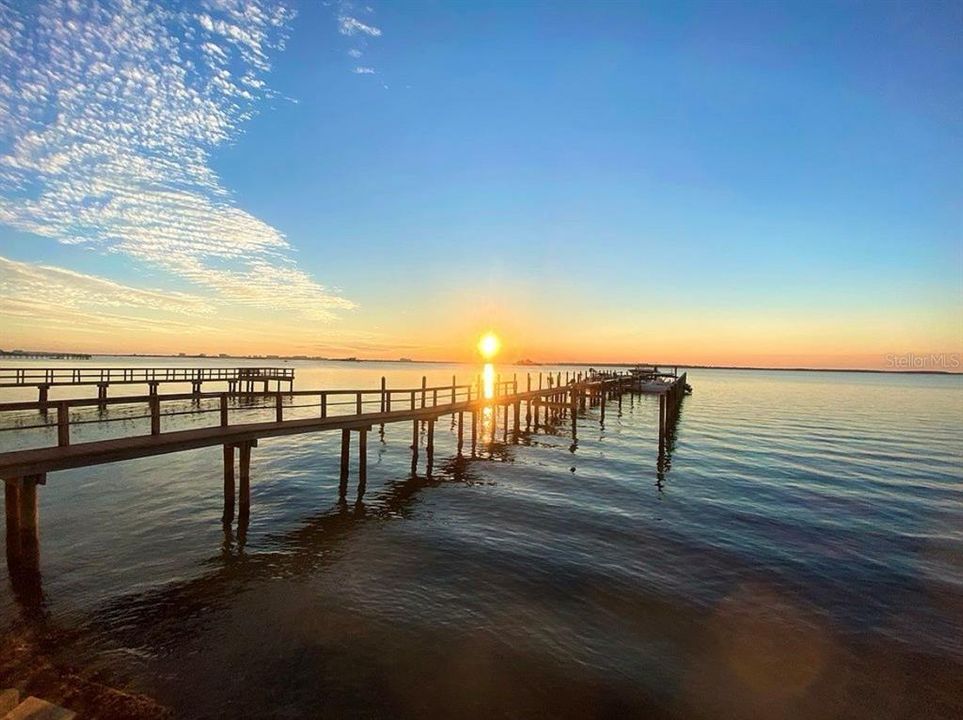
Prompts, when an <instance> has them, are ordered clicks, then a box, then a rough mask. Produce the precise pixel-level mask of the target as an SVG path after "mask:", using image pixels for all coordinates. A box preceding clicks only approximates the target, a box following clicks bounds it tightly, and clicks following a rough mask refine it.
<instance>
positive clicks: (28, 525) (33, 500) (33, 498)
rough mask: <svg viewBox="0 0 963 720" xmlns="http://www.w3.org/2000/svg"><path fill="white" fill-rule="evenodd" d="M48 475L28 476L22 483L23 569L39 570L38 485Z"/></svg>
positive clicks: (21, 535)
mask: <svg viewBox="0 0 963 720" xmlns="http://www.w3.org/2000/svg"><path fill="white" fill-rule="evenodd" d="M45 482H46V475H27V476H26V477H24V478H23V479H22V480H21V481H20V563H21V565H22V567H23V568H25V569H31V570H37V569H38V567H39V560H40V511H39V507H38V505H37V485H43V484H44V483H45Z"/></svg>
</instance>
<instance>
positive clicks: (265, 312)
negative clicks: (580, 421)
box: [0, 0, 963, 368]
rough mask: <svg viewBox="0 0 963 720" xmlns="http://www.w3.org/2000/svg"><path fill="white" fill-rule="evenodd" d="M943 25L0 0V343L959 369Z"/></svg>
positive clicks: (788, 9)
mask: <svg viewBox="0 0 963 720" xmlns="http://www.w3.org/2000/svg"><path fill="white" fill-rule="evenodd" d="M961 22H963V5H960V4H959V3H935V2H932V3H930V2H912V3H890V2H869V3H863V2H840V3H829V2H817V3H812V2H782V3H774V2H760V3H750V2H725V3H722V2H710V3H687V2H671V3H670V2H638V3H631V2H618V3H616V2H599V3H586V2H571V3H570V2H551V3H542V2H494V3H493V2H477V3H469V2H443V1H435V2H405V3H384V2H377V1H375V0H373V1H372V2H371V3H370V4H367V3H364V2H359V3H353V2H329V3H322V2H290V3H286V2H275V1H270V2H269V1H267V0H264V1H262V0H197V1H193V0H192V1H190V2H180V3H159V2H146V1H144V0H90V1H85V2H74V1H65V0H37V1H36V2H30V3H23V2H19V1H17V0H11V1H9V2H7V0H0V287H2V294H0V348H3V349H8V350H9V349H11V348H24V349H50V350H71V351H78V352H123V353H129V352H137V353H152V352H156V353H177V352H187V353H200V352H205V353H208V354H217V353H222V352H223V353H231V354H290V355H321V356H330V357H339V356H359V357H369V358H398V357H402V356H404V357H412V358H415V359H425V360H441V359H445V360H470V359H472V358H473V357H474V356H475V352H476V350H475V344H476V340H477V338H478V336H479V335H481V334H482V333H483V332H485V331H487V330H494V331H495V332H496V333H498V334H499V335H500V336H501V338H502V342H503V357H504V358H505V359H509V360H515V359H521V358H530V359H533V360H536V361H543V362H550V361H580V362H592V361H597V362H602V361H609V362H636V361H654V362H663V363H678V364H684V363H694V364H736V365H766V366H812V367H870V368H876V367H886V365H887V363H889V362H890V359H891V358H892V357H893V356H894V355H903V356H905V355H907V354H912V355H926V354H934V353H942V354H951V353H960V352H963V202H961V200H963V194H961V190H963V170H961V168H963V140H961V135H963V126H961V117H963V114H961V111H963V79H961V78H963V44H961V41H960V34H959V28H960V27H961Z"/></svg>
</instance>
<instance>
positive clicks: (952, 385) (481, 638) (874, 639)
mask: <svg viewBox="0 0 963 720" xmlns="http://www.w3.org/2000/svg"><path fill="white" fill-rule="evenodd" d="M98 362H99V363H100V364H103V360H102V359H101V360H99V361H98ZM196 362H197V361H187V360H185V361H184V364H187V365H193V364H195V363H196ZM129 363H130V361H129V360H127V359H125V360H120V359H118V360H117V361H115V364H129ZM142 364H157V360H149V361H148V360H145V361H143V363H142ZM225 364H231V363H230V361H226V362H225ZM290 365H291V366H293V367H295V368H296V372H297V380H296V388H298V389H308V388H318V387H330V388H339V387H341V388H344V387H371V388H375V387H377V386H378V383H379V381H380V378H381V376H382V375H384V376H386V377H387V378H388V382H389V385H390V386H394V387H400V386H405V387H413V386H417V385H420V382H421V376H422V375H423V374H424V375H427V376H428V381H429V384H432V383H437V384H442V383H445V382H449V381H450V379H451V376H452V375H457V376H458V377H459V381H469V380H474V378H475V377H476V374H478V373H480V372H481V368H475V367H468V366H446V365H415V364H398V363H385V364H377V363H309V362H296V363H290ZM539 369H542V370H549V369H552V370H556V369H561V370H562V371H563V372H564V370H565V368H533V370H534V371H536V372H537V371H538V370H539ZM524 371H525V368H508V367H503V368H495V369H494V370H493V372H496V373H497V372H500V373H502V375H503V377H504V378H508V377H510V376H511V374H512V373H513V372H518V373H519V376H520V377H524ZM689 382H690V383H691V384H692V385H693V386H694V388H695V392H694V394H693V395H692V396H691V397H688V398H686V399H685V401H684V404H683V407H682V412H681V417H680V420H679V424H678V427H677V435H676V440H675V444H674V447H673V448H672V453H671V458H670V466H669V467H668V469H667V470H665V471H664V472H661V473H658V472H657V467H656V460H657V455H658V437H657V427H658V404H657V400H654V399H653V398H648V399H646V398H634V399H630V398H628V397H626V398H625V399H624V401H623V403H622V407H621V412H619V411H618V409H617V408H613V407H610V408H609V409H608V411H607V414H606V419H605V424H604V426H601V425H600V423H599V421H598V415H597V413H594V412H592V411H591V410H590V411H589V412H588V413H587V415H586V417H584V418H582V419H580V420H579V426H578V440H577V442H576V443H574V444H573V442H572V438H571V434H570V427H568V426H567V425H566V426H565V427H562V428H559V433H558V434H553V433H551V432H548V433H546V432H545V431H542V432H539V433H532V434H530V435H526V436H524V437H522V438H520V441H519V443H518V444H511V443H509V444H507V445H506V444H502V443H500V442H499V443H496V444H494V445H492V446H491V447H489V448H485V449H484V450H483V452H482V457H481V458H479V459H474V460H470V461H469V460H458V459H456V457H455V455H456V454H455V434H454V431H452V430H451V429H450V428H449V426H448V424H447V423H446V422H444V421H442V422H440V423H439V424H438V428H437V430H436V436H435V446H436V450H435V452H436V466H435V471H434V474H433V476H432V477H431V478H425V477H424V476H421V475H419V476H417V477H412V476H411V474H410V454H409V452H410V451H409V449H408V446H409V444H410V442H411V436H410V426H409V425H407V424H402V425H398V426H388V427H387V428H386V431H385V435H384V438H383V441H382V440H381V438H379V437H378V436H377V434H376V433H373V434H372V438H371V440H370V443H369V461H368V492H367V495H366V496H365V501H364V504H363V505H357V506H356V505H355V504H354V503H350V504H348V505H345V506H339V505H338V504H337V485H338V441H339V438H338V436H337V434H336V433H329V434H318V435H302V436H294V437H290V438H284V439H274V440H268V441H264V442H262V443H261V444H260V446H259V447H258V448H257V449H256V451H255V454H254V460H253V469H252V478H253V479H252V495H253V500H252V513H251V518H250V524H249V526H248V527H247V528H246V531H245V532H244V533H243V534H241V535H240V536H239V534H238V532H237V530H238V529H237V527H236V526H235V527H234V528H232V532H231V533H230V534H229V535H225V533H224V532H223V530H222V526H221V522H220V518H221V511H222V505H221V485H220V483H221V464H220V460H221V458H220V451H219V450H218V449H217V448H213V449H209V450H199V451H195V452H187V453H179V454H173V455H165V456H160V457H155V458H148V459H144V460H139V461H131V462H127V463H122V464H116V465H108V466H101V467H92V468H85V469H80V470H73V471H66V472H62V473H54V474H52V475H50V477H49V478H48V484H47V485H46V487H43V488H42V489H41V493H40V500H41V509H40V515H41V523H42V527H41V533H42V557H41V570H42V575H41V585H40V587H39V588H33V589H30V588H28V589H26V591H25V589H24V588H22V587H16V586H15V585H13V584H10V583H8V584H7V586H6V587H5V588H4V589H3V590H2V591H0V622H2V623H3V626H4V627H5V628H8V631H9V632H11V633H17V632H21V633H22V632H25V631H29V632H30V633H31V634H36V636H37V637H40V638H46V642H45V643H42V647H43V652H45V653H48V654H49V655H50V657H51V658H52V659H53V660H54V661H55V662H61V663H66V664H70V665H71V666H74V667H78V668H80V669H81V671H82V672H87V673H90V674H93V673H98V676H99V677H103V678H104V679H108V680H109V681H110V682H111V683H112V684H115V685H118V686H124V687H128V688H130V689H133V690H136V691H139V692H143V693H147V694H149V695H151V696H153V697H155V698H157V699H158V700H159V701H160V702H162V703H164V704H166V705H169V706H171V707H173V708H174V709H175V710H176V712H177V714H178V715H179V716H182V717H242V716H243V717H248V716H250V717H300V716H317V715H318V714H321V713H324V714H330V715H331V716H337V715H339V714H341V715H345V714H354V715H361V716H376V717H377V716H385V717H388V716H392V717H396V716H397V717H441V716H446V715H447V716H452V715H454V716H459V717H466V716H467V717H492V716H499V715H502V716H509V717H533V716H534V717H537V716H546V717H547V716H552V717H586V716H588V717H621V716H625V715H626V714H629V715H647V716H650V717H662V716H665V717H723V716H729V717H752V716H755V717H800V718H802V717H806V718H813V717H874V718H876V717H883V718H885V717H939V716H940V715H943V714H945V715H946V716H947V717H950V716H952V712H953V711H954V710H955V709H956V706H957V704H958V703H960V701H961V697H963V690H961V689H960V681H959V678H960V677H963V675H961V673H963V640H961V638H963V379H961V378H956V377H938V376H881V375H875V374H867V375H861V374H848V373H803V372H791V373H788V372H787V373H781V372H739V371H709V370H693V371H689ZM92 392H93V391H92V390H91V389H90V388H86V389H80V390H77V391H74V395H78V394H79V395H83V394H85V393H86V394H90V393H92ZM120 392H122V391H121V390H117V391H113V390H112V394H118V393H120ZM66 396H67V391H61V392H60V393H59V394H54V396H53V397H54V399H56V398H57V397H66ZM7 397H9V398H10V399H23V400H34V399H35V398H34V391H33V390H29V391H26V390H25V391H23V392H21V393H20V394H19V395H17V394H9V395H8V396H7ZM499 434H500V433H499ZM8 435H9V434H8ZM496 437H498V435H496ZM3 442H4V443H8V442H10V441H9V439H7V438H5V439H4V441H3ZM37 590H39V592H40V593H41V594H40V595H37V594H36V591H37Z"/></svg>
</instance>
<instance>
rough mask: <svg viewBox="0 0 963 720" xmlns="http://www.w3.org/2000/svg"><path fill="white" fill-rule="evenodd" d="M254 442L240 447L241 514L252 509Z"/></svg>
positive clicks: (239, 501)
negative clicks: (252, 449) (252, 450)
mask: <svg viewBox="0 0 963 720" xmlns="http://www.w3.org/2000/svg"><path fill="white" fill-rule="evenodd" d="M252 445H253V443H251V442H245V443H241V446H240V447H239V448H238V450H239V451H240V457H239V459H238V466H239V468H238V469H239V470H240V476H241V477H240V481H241V482H240V488H239V490H238V494H237V506H238V514H239V515H247V514H248V513H249V512H250V511H251V446H252Z"/></svg>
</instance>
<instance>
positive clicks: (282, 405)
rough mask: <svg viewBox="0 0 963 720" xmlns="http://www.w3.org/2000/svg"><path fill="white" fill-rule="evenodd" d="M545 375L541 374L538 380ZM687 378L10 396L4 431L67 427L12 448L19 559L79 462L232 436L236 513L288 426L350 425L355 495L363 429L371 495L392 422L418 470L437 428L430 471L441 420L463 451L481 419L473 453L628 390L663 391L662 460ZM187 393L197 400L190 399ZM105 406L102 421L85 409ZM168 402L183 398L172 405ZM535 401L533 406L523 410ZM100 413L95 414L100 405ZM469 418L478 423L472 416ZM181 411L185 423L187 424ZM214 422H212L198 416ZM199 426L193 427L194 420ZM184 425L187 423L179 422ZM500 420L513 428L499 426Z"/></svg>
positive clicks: (10, 547)
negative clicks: (46, 441)
mask: <svg viewBox="0 0 963 720" xmlns="http://www.w3.org/2000/svg"><path fill="white" fill-rule="evenodd" d="M536 380H537V383H536ZM686 388H687V385H686V376H685V374H684V373H683V374H682V375H681V376H678V377H676V376H675V374H674V373H659V372H658V371H655V372H639V371H634V372H631V373H595V372H593V373H588V374H585V373H577V374H573V375H570V374H568V373H566V374H565V377H564V379H563V374H562V373H560V372H559V373H555V374H545V373H538V375H537V378H533V376H532V375H531V374H529V375H527V376H526V378H525V387H524V388H523V389H520V388H519V384H518V379H517V377H513V378H512V379H511V380H508V381H502V380H500V379H498V378H488V379H487V380H486V381H483V380H482V379H481V377H479V379H478V380H477V381H476V382H475V383H472V384H458V383H457V382H456V378H454V377H453V378H452V382H451V384H450V385H442V386H432V387H429V386H428V385H427V382H426V380H425V379H424V378H423V379H422V383H421V386H420V387H414V388H388V387H387V385H386V382H385V379H384V378H382V381H381V386H380V387H379V388H377V389H373V390H347V389H346V390H299V391H286V392H280V391H278V392H272V393H263V392H262V393H254V394H253V395H250V394H246V393H237V392H234V393H229V392H222V393H190V394H164V395H162V394H159V393H151V394H148V395H140V396H127V397H114V398H97V399H76V400H61V401H58V402H55V403H40V402H36V403H34V402H19V403H17V402H14V403H0V418H4V417H9V416H10V415H11V414H12V415H13V416H14V417H15V418H16V419H17V421H18V422H19V424H14V425H12V426H0V433H6V432H24V431H27V430H37V431H39V432H41V433H46V434H47V435H49V436H50V437H51V440H52V439H53V438H54V437H55V438H56V444H53V443H52V442H51V444H50V446H47V447H38V448H33V449H26V450H14V451H10V452H5V453H0V478H2V479H3V480H4V489H5V509H6V531H7V553H8V562H9V563H12V564H16V565H17V566H20V567H27V568H30V567H36V566H37V562H38V558H39V515H38V510H37V492H38V486H41V485H44V484H45V483H46V479H47V474H48V473H51V472H56V471H60V470H68V469H71V468H78V467H86V466H91V465H99V464H104V463H112V462H119V461H123V460H131V459H135V458H142V457H149V456H154V455H162V454H167V453H174V452H181V451H185V450H194V449H198V448H204V447H212V446H221V447H222V449H223V490H224V520H225V522H230V521H231V520H232V519H233V517H234V514H235V509H236V510H237V513H238V516H239V517H243V518H246V517H247V515H248V513H249V512H250V506H251V491H250V481H251V456H252V450H253V448H255V447H257V444H258V441H260V440H265V439H268V438H273V437H281V436H285V435H296V434H304V433H317V432H325V431H337V432H340V433H341V457H340V461H341V467H340V476H339V496H340V497H341V498H344V497H345V496H346V495H347V490H348V480H349V463H350V457H351V444H352V435H353V434H356V435H357V443H358V444H357V449H358V464H357V474H358V486H357V496H358V499H359V500H360V499H361V498H362V497H363V495H364V493H365V488H366V484H367V441H368V433H369V432H370V431H371V430H372V429H373V428H374V427H375V426H381V427H382V428H383V426H384V425H387V424H390V423H399V422H401V423H404V422H408V423H411V424H412V444H411V467H412V472H413V473H414V472H416V471H417V467H418V456H419V445H420V442H419V441H420V433H421V430H422V428H424V429H425V430H426V439H427V443H426V447H425V455H426V458H425V461H426V471H427V474H428V475H431V472H432V467H433V464H434V430H435V423H436V422H437V421H438V420H439V419H440V418H441V417H444V416H452V423H453V426H454V427H457V453H458V455H461V454H462V450H463V447H464V445H465V442H466V439H465V434H466V425H468V426H469V428H468V432H470V440H469V442H470V448H471V456H472V457H474V456H475V455H476V450H477V446H478V444H479V443H483V442H486V440H485V437H486V436H487V438H488V440H487V442H489V443H494V442H495V441H496V438H497V437H498V431H499V429H500V430H501V435H502V437H503V439H504V441H505V442H508V441H509V438H511V439H512V441H514V442H517V441H518V438H519V436H520V434H521V433H523V432H530V431H532V430H534V431H536V432H537V431H538V430H539V429H540V428H546V429H547V430H550V431H552V432H557V431H558V428H560V427H562V426H563V424H565V423H569V424H570V425H571V433H572V436H573V439H575V438H576V433H577V419H578V418H579V417H580V416H584V415H585V414H586V413H587V412H588V411H589V409H593V410H597V412H598V417H599V421H600V422H601V423H603V424H604V422H605V413H606V406H607V404H608V403H609V402H616V403H618V404H619V406H621V402H622V396H623V395H624V394H626V393H641V394H650V395H657V396H658V398H659V428H658V432H659V462H660V463H662V459H663V455H664V453H665V449H666V443H667V440H668V439H669V437H670V435H671V428H672V427H674V424H675V421H676V419H677V417H678V413H679V408H680V406H681V403H682V398H683V396H684V395H685V392H686ZM185 401H187V402H185ZM48 405H52V406H53V407H55V408H56V416H55V419H54V421H53V422H50V421H48V419H47V416H46V415H45V414H44V411H45V409H46V408H47V406H48ZM92 406H93V407H97V408H100V410H99V412H100V415H99V416H98V417H95V418H93V419H91V418H89V417H87V416H86V415H85V414H84V413H83V410H84V408H87V409H88V410H89V408H91V407H92ZM111 406H124V407H125V408H128V409H129V410H130V412H125V413H119V414H117V415H116V416H111V415H110V414H108V413H104V408H106V407H111ZM165 408H172V409H166V410H165ZM305 408H310V416H309V417H298V418H291V417H290V416H289V417H288V418H287V419H286V418H285V413H286V412H287V413H290V412H291V411H293V410H298V409H300V410H302V412H306V411H305V410H304V409H305ZM523 408H524V414H523V412H522V410H523ZM252 410H254V411H259V412H260V414H261V415H262V416H263V413H264V411H265V410H268V411H271V412H272V414H273V417H272V418H271V419H269V420H264V419H261V418H260V417H259V418H258V420H257V421H256V422H245V421H243V420H244V419H242V421H237V415H238V414H247V415H248V416H250V413H251V411H252ZM88 414H89V413H88ZM466 416H467V422H466ZM137 420H140V421H142V424H143V425H144V426H145V429H146V428H148V427H149V432H146V433H144V432H140V433H137V434H133V433H132V434H129V435H124V436H122V437H116V438H112V439H108V440H93V441H85V442H79V443H78V442H76V441H75V433H74V432H73V431H74V430H75V429H78V428H80V427H81V426H83V425H87V424H92V423H97V424H100V425H104V424H109V423H112V422H120V423H124V425H123V428H124V429H125V430H126V429H129V428H130V426H131V424H132V421H137ZM232 420H235V421H234V422H232ZM178 421H179V422H178ZM202 422H207V423H208V424H207V425H206V426H204V427H196V425H198V424H200V423H202ZM185 423H186V424H188V425H190V424H193V425H195V427H188V428H186V429H184V427H183V426H184V424H185ZM172 425H180V427H179V428H175V427H171V426H172ZM499 425H500V426H501V427H500V428H499Z"/></svg>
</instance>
